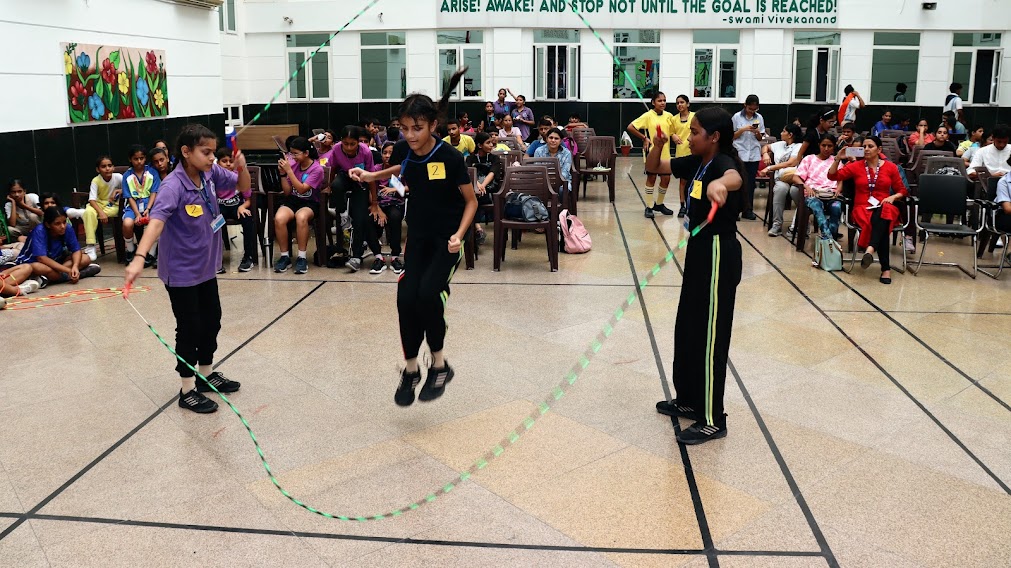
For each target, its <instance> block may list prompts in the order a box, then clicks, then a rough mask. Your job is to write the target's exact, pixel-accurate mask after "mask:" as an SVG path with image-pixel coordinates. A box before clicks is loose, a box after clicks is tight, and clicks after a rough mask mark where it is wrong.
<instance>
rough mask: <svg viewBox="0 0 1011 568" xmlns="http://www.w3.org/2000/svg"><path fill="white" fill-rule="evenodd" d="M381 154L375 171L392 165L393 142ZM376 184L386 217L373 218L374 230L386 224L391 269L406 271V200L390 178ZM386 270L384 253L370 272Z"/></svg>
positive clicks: (379, 231) (379, 229)
mask: <svg viewBox="0 0 1011 568" xmlns="http://www.w3.org/2000/svg"><path fill="white" fill-rule="evenodd" d="M482 134H483V133H482ZM381 155H382V159H383V161H382V163H381V164H376V165H375V166H373V168H372V171H374V172H381V171H383V170H385V169H387V168H389V167H390V158H391V157H392V156H393V142H387V143H386V144H384V145H383V149H382V152H381ZM376 185H378V186H379V189H378V196H377V199H378V201H379V209H380V210H381V211H382V212H383V215H384V217H383V218H382V220H381V221H380V219H379V218H373V219H372V231H374V232H375V234H377V235H378V234H379V233H381V232H382V230H383V227H384V226H385V228H386V244H388V245H390V269H391V270H393V273H394V274H401V273H403V272H404V263H403V261H402V260H401V259H400V255H401V253H402V252H403V251H402V245H401V241H402V240H403V239H402V238H401V231H402V230H403V221H404V210H405V208H406V207H405V203H406V200H405V199H404V197H403V196H401V195H400V193H398V192H397V190H396V188H394V187H391V186H390V180H389V179H381V180H379V181H377V182H376ZM384 270H386V262H385V261H384V260H383V255H381V254H380V255H376V259H375V261H373V262H372V269H371V270H369V274H382V272H383V271H384Z"/></svg>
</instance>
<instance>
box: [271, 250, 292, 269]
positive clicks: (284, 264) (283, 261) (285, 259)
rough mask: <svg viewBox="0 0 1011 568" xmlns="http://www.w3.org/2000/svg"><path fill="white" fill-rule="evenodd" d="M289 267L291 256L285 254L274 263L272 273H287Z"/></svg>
mask: <svg viewBox="0 0 1011 568" xmlns="http://www.w3.org/2000/svg"><path fill="white" fill-rule="evenodd" d="M290 267H291V256H289V255H286V254H285V255H282V256H281V258H279V259H277V262H275V263H274V272H287V271H288V268H290Z"/></svg>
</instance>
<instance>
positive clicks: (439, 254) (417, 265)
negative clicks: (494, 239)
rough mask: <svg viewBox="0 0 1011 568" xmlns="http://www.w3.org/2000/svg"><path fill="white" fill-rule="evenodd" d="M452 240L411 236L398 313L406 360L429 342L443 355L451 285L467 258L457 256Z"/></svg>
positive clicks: (401, 281)
mask: <svg viewBox="0 0 1011 568" xmlns="http://www.w3.org/2000/svg"><path fill="white" fill-rule="evenodd" d="M448 244H449V238H443V237H427V236H424V237H423V236H418V235H414V236H411V237H410V238H409V239H408V241H407V246H406V251H405V255H404V273H403V274H401V275H400V281H399V283H398V284H397V311H398V312H399V313H400V343H401V345H402V346H403V348H404V359H414V358H416V357H417V356H418V350H419V349H421V342H422V340H424V339H426V338H427V339H428V347H429V349H431V350H432V353H436V352H438V351H442V348H443V344H444V343H445V341H446V329H447V328H448V325H447V324H446V318H445V314H446V301H447V300H448V299H449V281H450V280H452V279H453V274H454V273H455V272H456V267H457V266H459V265H460V259H462V258H463V250H462V249H461V250H460V252H458V253H456V254H453V253H451V252H449V249H448V248H447V247H448Z"/></svg>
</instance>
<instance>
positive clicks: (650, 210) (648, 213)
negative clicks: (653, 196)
mask: <svg viewBox="0 0 1011 568" xmlns="http://www.w3.org/2000/svg"><path fill="white" fill-rule="evenodd" d="M643 216H644V217H646V218H647V219H652V218H653V217H655V215H653V208H652V207H647V208H646V212H645V213H643Z"/></svg>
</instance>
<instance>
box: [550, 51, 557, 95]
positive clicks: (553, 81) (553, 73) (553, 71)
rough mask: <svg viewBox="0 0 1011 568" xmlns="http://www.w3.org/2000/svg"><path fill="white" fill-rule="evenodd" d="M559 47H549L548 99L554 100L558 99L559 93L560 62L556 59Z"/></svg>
mask: <svg viewBox="0 0 1011 568" xmlns="http://www.w3.org/2000/svg"><path fill="white" fill-rule="evenodd" d="M556 48H557V46H554V45H549V46H548V69H547V70H548V72H547V84H548V93H547V98H549V99H554V98H557V97H556V94H557V93H558V61H557V59H556V58H555V54H556Z"/></svg>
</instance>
